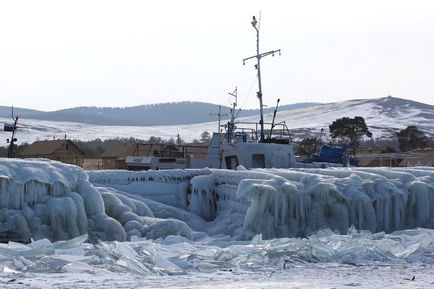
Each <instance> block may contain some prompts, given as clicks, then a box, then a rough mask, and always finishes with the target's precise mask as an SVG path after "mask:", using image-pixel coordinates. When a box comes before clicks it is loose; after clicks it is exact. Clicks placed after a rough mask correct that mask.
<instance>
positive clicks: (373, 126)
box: [0, 97, 434, 145]
mask: <svg viewBox="0 0 434 289" xmlns="http://www.w3.org/2000/svg"><path fill="white" fill-rule="evenodd" d="M344 116H348V117H354V116H362V117H364V118H365V120H366V123H367V125H368V127H369V129H370V130H371V131H372V133H373V134H374V137H381V136H386V137H387V136H389V135H390V134H392V133H394V132H396V131H398V130H400V129H403V128H405V127H407V126H408V125H416V126H417V127H418V128H419V129H421V130H422V131H424V132H425V133H426V134H427V135H428V136H431V137H432V136H434V106H432V105H427V104H424V103H419V102H414V101H411V100H406V99H400V98H395V97H385V98H377V99H361V100H350V101H343V102H336V103H327V104H318V105H315V106H311V107H307V108H301V109H292V110H283V111H282V110H281V111H279V113H278V114H277V118H276V122H281V121H285V123H286V124H287V126H288V127H289V129H290V130H291V132H292V133H293V134H294V135H295V137H296V138H302V137H306V136H319V134H320V130H321V128H324V129H325V132H324V134H323V135H328V125H329V124H330V123H332V122H333V121H334V120H335V119H337V118H340V117H344ZM258 119H259V116H256V115H255V116H249V117H243V118H240V119H239V120H241V121H252V122H257V121H258ZM271 119H272V113H269V114H266V115H265V121H266V122H271ZM2 122H7V123H8V122H10V120H9V119H7V118H0V123H2ZM20 124H21V125H22V126H23V128H22V129H20V131H19V132H18V133H17V138H18V142H19V143H21V142H33V141H35V140H37V139H53V138H63V137H64V135H65V134H66V135H67V136H68V137H69V138H72V139H80V140H91V139H95V138H100V139H107V138H115V137H135V138H139V139H148V138H149V137H151V136H160V137H162V138H171V137H173V138H176V136H177V134H178V133H179V135H180V136H181V138H183V139H184V140H186V141H191V140H192V139H198V138H199V137H200V134H201V133H202V132H203V131H205V130H207V131H210V132H212V131H216V130H217V121H212V122H205V123H199V124H183V125H170V126H100V125H91V124H83V123H73V122H54V121H44V120H32V119H26V118H25V117H23V118H22V119H21V121H20ZM9 137H10V133H6V132H3V131H1V132H0V139H1V144H2V145H6V142H5V140H6V139H7V138H9Z"/></svg>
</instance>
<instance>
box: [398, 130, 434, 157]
mask: <svg viewBox="0 0 434 289" xmlns="http://www.w3.org/2000/svg"><path fill="white" fill-rule="evenodd" d="M396 137H397V138H398V142H399V149H400V150H401V151H402V152H407V151H410V150H414V149H417V148H425V147H426V146H427V144H428V138H427V137H426V136H425V134H424V133H423V132H421V131H420V130H418V129H417V127H416V126H414V125H409V126H407V128H405V129H403V130H400V131H399V132H397V133H396Z"/></svg>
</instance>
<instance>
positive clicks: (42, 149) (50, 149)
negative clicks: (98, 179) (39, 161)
mask: <svg viewBox="0 0 434 289" xmlns="http://www.w3.org/2000/svg"><path fill="white" fill-rule="evenodd" d="M67 143H68V145H69V144H72V145H74V146H75V147H76V148H77V149H78V150H79V151H80V152H81V153H82V154H84V152H83V151H82V150H81V149H80V148H79V147H78V146H77V145H76V144H75V143H74V142H72V141H71V140H67ZM64 144H65V140H63V139H62V140H43V141H35V142H34V143H32V144H31V145H29V146H28V147H27V148H25V149H24V150H23V151H22V152H21V153H20V156H22V157H30V156H43V155H50V154H52V153H54V152H55V151H56V150H57V149H59V148H60V147H61V146H63V145H64Z"/></svg>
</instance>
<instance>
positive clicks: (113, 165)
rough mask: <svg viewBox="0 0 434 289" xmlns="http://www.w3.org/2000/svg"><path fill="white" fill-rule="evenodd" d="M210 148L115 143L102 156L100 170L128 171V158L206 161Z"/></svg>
mask: <svg viewBox="0 0 434 289" xmlns="http://www.w3.org/2000/svg"><path fill="white" fill-rule="evenodd" d="M207 153H208V146H203V145H196V144H194V145H174V144H148V143H115V144H112V145H111V146H110V147H108V148H107V150H105V151H104V152H103V153H102V154H101V155H100V158H101V162H102V165H101V166H100V169H127V168H128V166H127V164H126V162H125V160H126V158H127V157H128V156H137V157H159V158H173V159H176V158H185V159H189V158H191V157H194V158H195V159H205V158H206V157H207Z"/></svg>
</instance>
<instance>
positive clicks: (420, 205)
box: [90, 167, 434, 239]
mask: <svg viewBox="0 0 434 289" xmlns="http://www.w3.org/2000/svg"><path fill="white" fill-rule="evenodd" d="M107 174H112V172H110V173H107V172H91V173H90V179H91V181H92V182H95V183H100V182H101V181H103V183H104V184H106V185H110V186H112V187H114V188H116V189H118V190H120V191H123V192H128V193H130V194H135V195H140V196H144V197H145V198H150V199H153V200H157V201H162V198H157V197H156V196H155V195H154V194H152V192H153V191H156V192H161V191H164V190H165V186H167V183H166V182H162V181H161V180H162V178H163V177H162V176H165V177H166V178H168V180H169V181H170V182H171V183H173V184H176V186H177V188H182V189H181V192H182V193H180V192H179V191H177V192H173V191H172V193H171V194H172V200H171V201H167V202H165V203H166V205H170V206H175V207H178V208H179V209H182V210H187V211H189V212H191V213H194V214H195V215H198V216H200V217H201V218H202V219H203V220H205V221H207V222H208V226H205V228H203V229H202V231H204V232H206V233H208V234H210V235H213V234H219V233H220V234H228V235H231V236H232V237H235V238H236V239H250V238H252V237H253V236H254V235H256V234H262V236H263V237H264V238H275V237H303V236H309V235H310V234H312V233H314V232H316V231H318V230H320V229H325V228H329V229H331V230H333V231H337V232H339V233H341V234H345V233H346V232H347V231H348V229H349V228H350V227H352V226H354V227H355V228H357V229H362V230H369V231H371V232H380V231H385V232H393V231H396V230H403V229H408V228H415V227H426V228H434V186H433V184H434V170H432V169H430V168H419V167H415V168H327V169H319V168H309V169H303V168H300V169H266V170H265V169H264V170H249V171H247V170H244V169H241V170H239V171H227V170H217V169H213V170H206V171H201V170H194V171H191V172H188V171H170V172H168V171H166V172H164V171H160V172H124V173H123V178H120V175H117V176H116V179H111V178H109V177H108V175H107ZM186 175H188V177H185V176H186ZM156 176H158V177H156ZM157 179H158V180H159V181H156V180H157ZM173 179H175V180H177V181H176V182H174V181H173ZM131 180H134V181H133V182H132V181H131ZM165 192H166V194H165V195H167V194H168V192H169V191H165ZM165 198H167V196H166V197H165ZM183 198H184V199H183ZM143 201H145V202H146V200H143ZM183 221H186V220H185V219H183ZM187 223H188V221H187ZM189 225H190V224H189ZM194 229H195V230H197V227H195V228H194Z"/></svg>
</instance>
